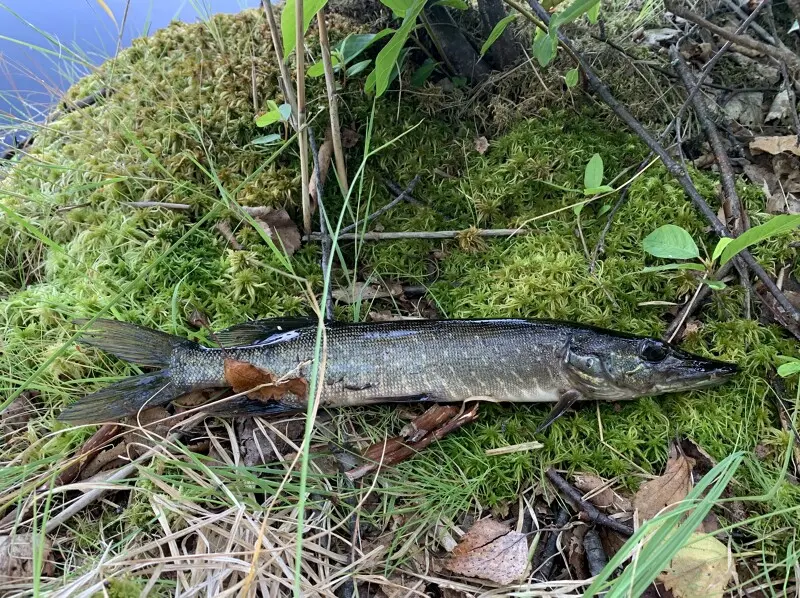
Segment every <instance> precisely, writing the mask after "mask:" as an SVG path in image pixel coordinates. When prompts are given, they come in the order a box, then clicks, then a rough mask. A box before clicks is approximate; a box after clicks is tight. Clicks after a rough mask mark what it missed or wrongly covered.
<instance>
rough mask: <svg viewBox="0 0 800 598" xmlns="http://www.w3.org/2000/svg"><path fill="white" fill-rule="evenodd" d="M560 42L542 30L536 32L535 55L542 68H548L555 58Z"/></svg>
mask: <svg viewBox="0 0 800 598" xmlns="http://www.w3.org/2000/svg"><path fill="white" fill-rule="evenodd" d="M557 46H558V40H557V39H556V36H555V35H550V34H548V33H545V32H544V31H542V30H541V29H537V30H536V37H535V38H534V41H533V55H534V56H536V60H537V62H538V63H539V64H540V65H541V66H547V65H548V64H550V61H551V60H553V58H555V55H556V47H557Z"/></svg>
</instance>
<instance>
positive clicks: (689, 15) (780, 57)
mask: <svg viewBox="0 0 800 598" xmlns="http://www.w3.org/2000/svg"><path fill="white" fill-rule="evenodd" d="M664 6H666V8H667V10H668V11H670V12H671V13H673V14H674V15H677V16H679V17H681V18H683V19H686V20H687V21H691V22H692V23H694V24H695V25H699V26H700V27H702V28H703V29H707V30H708V31H710V32H711V33H714V34H715V35H718V36H719V37H721V38H722V39H726V40H728V41H730V42H733V43H734V44H736V45H738V46H743V47H745V48H750V49H751V50H755V51H756V52H760V53H761V54H765V55H766V56H770V57H771V58H774V59H775V60H777V61H778V62H780V61H784V62H786V64H787V65H789V66H790V67H791V68H792V70H794V71H795V72H800V58H798V57H797V56H796V55H795V54H794V53H793V52H791V51H790V50H785V49H782V48H776V47H775V46H770V45H769V44H765V43H764V42H760V41H758V40H755V39H753V38H752V37H748V36H746V35H739V34H737V33H731V32H730V31H728V30H727V29H725V28H724V27H720V26H719V25H715V24H714V23H712V22H711V21H708V20H706V19H704V18H703V17H701V16H700V15H697V14H695V13H693V12H692V11H690V10H688V9H686V8H683V7H682V6H678V4H677V3H675V2H674V1H673V0H665V2H664Z"/></svg>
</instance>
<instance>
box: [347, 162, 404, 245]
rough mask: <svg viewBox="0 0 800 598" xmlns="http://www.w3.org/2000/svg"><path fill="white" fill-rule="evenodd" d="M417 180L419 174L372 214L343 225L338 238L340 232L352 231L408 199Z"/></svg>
mask: <svg viewBox="0 0 800 598" xmlns="http://www.w3.org/2000/svg"><path fill="white" fill-rule="evenodd" d="M418 182H419V175H417V176H415V177H414V178H413V179H411V182H410V183H409V184H408V187H406V188H405V189H404V190H403V192H402V193H401V194H400V195H398V196H397V197H395V198H394V199H393V200H392V201H390V202H389V203H388V204H386V205H385V206H383V207H382V208H378V209H377V210H375V211H374V212H373V213H372V214H369V215H368V216H366V217H364V218H362V219H361V220H359V221H358V222H354V223H353V224H349V225H348V226H345V227H344V228H343V229H342V232H341V233H339V238H340V239H341V236H342V234H344V233H349V232H350V231H353V230H355V229H356V228H358V227H359V226H360V225H362V224H365V223H367V222H369V221H370V220H374V219H375V218H377V217H378V216H381V215H382V214H385V213H386V212H388V211H389V210H391V209H392V208H393V207H395V206H396V205H397V204H399V203H400V202H402V201H405V200H406V199H408V197H409V196H410V195H411V193H412V192H413V191H414V187H416V186H417V183H418Z"/></svg>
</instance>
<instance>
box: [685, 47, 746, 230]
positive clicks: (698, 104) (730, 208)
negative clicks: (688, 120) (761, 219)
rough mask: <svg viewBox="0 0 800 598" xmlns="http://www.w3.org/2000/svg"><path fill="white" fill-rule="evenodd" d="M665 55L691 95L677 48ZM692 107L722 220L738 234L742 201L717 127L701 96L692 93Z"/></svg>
mask: <svg viewBox="0 0 800 598" xmlns="http://www.w3.org/2000/svg"><path fill="white" fill-rule="evenodd" d="M669 56H670V58H671V59H672V66H674V67H675V70H676V71H677V72H678V76H680V78H681V81H682V82H683V86H684V87H685V88H686V93H689V94H691V92H692V91H693V90H695V89H696V88H697V83H696V82H695V80H694V77H693V76H692V73H691V72H690V71H689V66H688V65H687V64H686V61H685V60H684V59H683V56H681V55H680V52H678V47H677V46H675V45H673V46H672V47H671V48H670V49H669ZM692 105H693V106H694V112H695V114H696V115H697V119H698V120H699V121H700V125H701V126H702V127H703V130H704V131H705V133H706V137H707V138H708V143H709V144H710V145H711V149H712V150H713V152H714V156H715V157H716V159H717V166H718V167H719V177H720V184H721V185H722V195H723V202H722V207H723V210H724V211H725V217H726V219H727V220H728V222H731V221H732V222H733V230H734V232H735V233H736V234H737V235H738V234H741V233H742V232H744V231H745V230H747V229H748V228H749V226H748V225H749V223H748V221H747V220H748V218H747V214H746V213H745V212H744V210H743V209H742V200H741V199H740V198H739V194H738V193H737V192H736V181H735V178H734V174H733V167H732V166H731V161H730V159H729V158H728V152H727V151H726V150H725V145H724V144H723V143H722V138H721V137H720V135H719V131H718V130H717V126H716V125H715V124H714V122H713V121H712V120H711V117H710V116H709V114H708V108H707V106H706V102H705V100H704V99H703V97H702V94H700V93H695V94H694V96H693V97H692Z"/></svg>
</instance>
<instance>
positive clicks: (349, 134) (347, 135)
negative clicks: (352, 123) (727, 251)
mask: <svg viewBox="0 0 800 598" xmlns="http://www.w3.org/2000/svg"><path fill="white" fill-rule="evenodd" d="M360 140H361V135H359V134H358V133H357V132H355V131H354V130H353V129H347V128H345V129H342V147H343V148H344V149H350V148H351V147H355V146H356V145H358V142H359V141H360Z"/></svg>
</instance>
